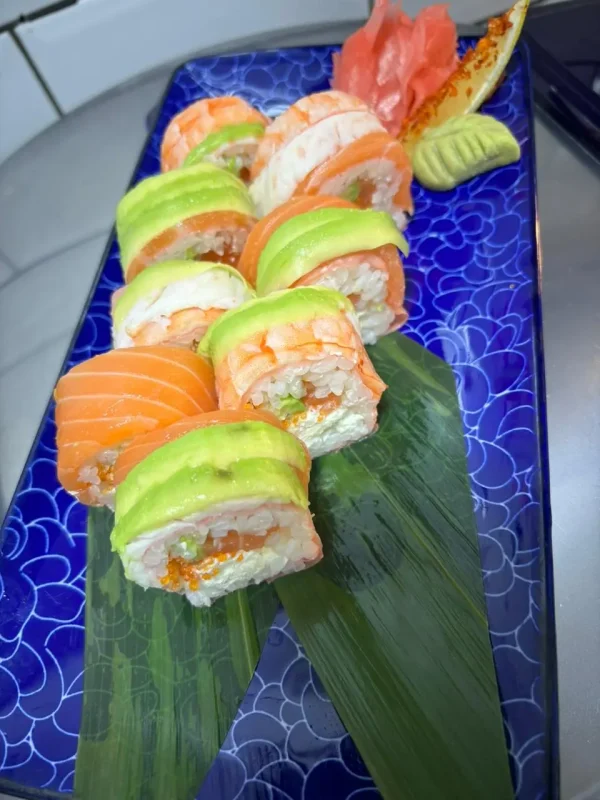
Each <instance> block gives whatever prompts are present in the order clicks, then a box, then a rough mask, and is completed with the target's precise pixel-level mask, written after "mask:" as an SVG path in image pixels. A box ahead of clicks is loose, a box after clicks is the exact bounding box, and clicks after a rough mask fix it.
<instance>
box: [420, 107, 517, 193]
mask: <svg viewBox="0 0 600 800" xmlns="http://www.w3.org/2000/svg"><path fill="white" fill-rule="evenodd" d="M520 157H521V148H520V147H519V143H518V142H517V140H516V139H515V137H514V136H513V135H512V133H511V132H510V130H509V129H508V128H507V127H506V125H503V124H502V123H501V122H498V120H496V119H494V118H493V117H488V116H486V115H485V114H465V115H464V116H461V117H453V118H452V119H449V120H448V121H447V122H445V123H444V124H443V125H440V127H439V128H433V129H432V130H429V131H426V132H425V134H424V135H423V138H422V139H421V140H420V141H419V143H418V144H417V146H416V148H415V151H414V154H413V169H414V173H415V177H416V178H417V180H418V181H419V183H421V184H423V186H425V187H427V188H428V189H433V190H435V191H439V192H444V191H447V190H449V189H454V188H455V187H456V186H458V185H459V184H460V183H464V182H465V181H468V180H469V179H470V178H474V177H475V176H476V175H481V174H482V173H484V172H489V171H490V170H492V169H496V168H497V167H504V166H506V165H507V164H512V163H514V162H515V161H518V160H519V158H520Z"/></svg>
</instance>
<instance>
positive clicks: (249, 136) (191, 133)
mask: <svg viewBox="0 0 600 800" xmlns="http://www.w3.org/2000/svg"><path fill="white" fill-rule="evenodd" d="M268 124H269V119H268V117H265V116H264V114H261V113H260V111H257V110H256V109H255V108H252V106H251V105H250V104H249V103H246V101H245V100H242V99H241V97H207V98H205V99H203V100H198V101H197V102H195V103H192V105H190V106H188V107H187V108H185V109H184V110H183V111H181V112H180V113H179V114H177V115H176V116H174V117H173V119H172V120H171V121H170V122H169V124H168V125H167V129H166V131H165V134H164V136H163V140H162V144H161V148H160V163H161V169H162V171H163V172H168V171H169V170H171V169H177V168H178V167H181V166H184V167H189V166H192V165H194V164H199V163H200V162H201V161H210V162H212V163H213V164H216V165H217V166H218V167H223V168H224V169H230V170H231V171H232V172H233V173H234V174H235V175H238V176H239V177H240V178H241V179H242V180H248V178H249V176H250V164H251V163H252V161H253V159H254V156H255V154H256V148H257V146H258V142H259V140H260V139H261V137H262V136H263V134H264V132H265V127H266V126H267V125H268Z"/></svg>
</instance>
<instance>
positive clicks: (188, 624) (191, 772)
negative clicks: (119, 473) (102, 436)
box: [75, 509, 278, 800]
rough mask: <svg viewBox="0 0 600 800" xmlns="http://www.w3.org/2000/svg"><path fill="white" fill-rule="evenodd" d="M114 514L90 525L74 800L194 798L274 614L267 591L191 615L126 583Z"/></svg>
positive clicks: (184, 606) (92, 518)
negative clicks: (112, 538) (115, 543)
mask: <svg viewBox="0 0 600 800" xmlns="http://www.w3.org/2000/svg"><path fill="white" fill-rule="evenodd" d="M112 525H113V515H112V512H110V511H108V510H107V509H91V510H90V512H89V515H88V564H87V579H86V620H85V628H86V644H85V674H84V694H83V715H82V722H81V733H80V738H79V746H78V750H77V760H76V769H75V797H76V798H81V800H106V798H107V797H116V795H115V791H116V789H115V787H118V797H119V800H141V798H143V800H165V798H173V799H175V798H176V799H177V800H186V798H189V799H190V800H191V798H193V797H195V796H196V794H197V792H198V788H199V786H200V785H201V783H202V781H203V779H204V777H205V775H206V773H207V772H208V769H209V768H210V766H211V764H212V762H213V761H214V759H215V757H216V755H217V753H218V751H219V748H220V746H221V744H222V743H223V740H224V739H225V736H226V734H227V731H228V730H229V728H230V726H231V723H232V721H233V718H234V716H235V714H236V712H237V710H238V707H239V705H240V702H241V700H242V698H243V696H244V694H245V692H246V689H247V687H248V684H249V683H250V679H251V678H252V675H253V673H254V669H255V667H256V664H257V661H258V657H259V655H260V652H261V649H262V646H263V644H264V641H265V639H266V636H267V633H268V630H269V628H270V626H271V623H272V622H273V619H274V616H275V612H276V609H277V605H278V600H277V596H276V594H275V592H274V590H273V589H272V588H271V587H270V586H266V585H263V586H259V587H251V588H250V589H248V590H247V591H241V592H236V593H235V594H232V595H231V596H229V597H227V598H225V599H224V600H222V601H220V602H218V603H215V605H214V606H213V607H212V608H210V609H197V608H193V607H192V606H191V605H189V603H188V602H187V600H185V599H184V598H182V597H180V596H178V595H174V594H167V593H166V592H157V591H147V592H144V590H143V589H141V588H140V587H139V586H136V585H135V584H133V583H131V582H130V581H127V580H125V577H124V574H123V569H122V567H121V564H120V561H119V559H118V557H117V556H116V555H115V554H114V553H112V552H111V550H110V542H109V534H110V530H111V528H112Z"/></svg>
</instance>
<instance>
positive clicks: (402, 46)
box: [331, 0, 458, 136]
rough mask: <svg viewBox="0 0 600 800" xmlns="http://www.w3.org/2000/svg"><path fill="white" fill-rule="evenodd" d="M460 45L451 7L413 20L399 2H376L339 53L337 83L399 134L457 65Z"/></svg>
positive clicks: (335, 63) (430, 10)
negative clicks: (458, 44) (364, 20)
mask: <svg viewBox="0 0 600 800" xmlns="http://www.w3.org/2000/svg"><path fill="white" fill-rule="evenodd" d="M456 46H457V33H456V25H455V24H454V22H453V21H452V20H451V19H450V15H449V14H448V6H447V5H435V6H429V7H428V8H424V9H422V10H421V11H419V13H418V14H417V16H416V17H415V19H414V20H412V19H411V18H410V17H409V16H408V14H405V13H404V11H402V9H401V7H400V5H399V4H398V5H396V4H395V3H393V2H391V0H376V2H375V7H374V9H373V13H372V14H371V17H370V18H369V20H368V21H367V23H366V24H365V25H364V26H363V27H362V28H360V29H359V30H358V31H356V33H353V34H352V36H350V37H348V39H347V40H346V42H345V44H344V46H343V47H342V51H341V53H336V54H335V55H334V56H333V79H332V81H331V85H332V87H333V88H334V89H339V90H340V91H342V92H346V93H347V94H352V95H355V96H356V97H360V99H361V100H364V102H365V103H367V105H368V106H369V107H370V108H371V109H372V111H373V112H374V113H375V114H377V116H378V117H379V118H380V120H381V122H382V123H383V124H384V125H385V127H386V128H387V129H388V131H389V132H390V133H391V134H392V135H394V136H397V135H398V133H399V132H400V128H401V127H402V123H403V122H404V120H405V119H406V118H407V117H409V116H410V115H411V114H413V113H414V112H415V111H416V110H417V108H419V106H420V105H421V104H422V103H423V101H424V100H426V99H427V98H428V97H430V96H431V95H433V94H435V93H436V92H437V91H438V89H439V88H440V87H441V85H442V84H443V83H444V81H445V80H446V79H447V78H448V77H449V76H450V75H451V73H452V72H453V71H454V69H455V68H456V66H457V64H458V57H457V54H456Z"/></svg>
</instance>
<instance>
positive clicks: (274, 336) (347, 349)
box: [199, 286, 386, 458]
mask: <svg viewBox="0 0 600 800" xmlns="http://www.w3.org/2000/svg"><path fill="white" fill-rule="evenodd" d="M199 352H200V353H201V354H203V355H208V356H210V358H211V359H212V362H213V366H214V368H215V379H216V385H217V394H218V398H219V408H221V409H231V410H235V409H242V408H255V409H260V410H267V411H271V412H273V413H274V414H275V415H276V416H277V417H279V419H280V420H282V421H283V423H284V425H285V427H286V429H287V430H288V431H290V432H291V433H293V434H295V435H296V436H297V437H298V438H299V439H301V440H302V441H303V442H304V444H305V445H306V446H307V447H308V449H309V451H310V454H311V456H312V457H313V458H314V457H315V456H320V455H323V454H324V453H329V452H331V451H332V450H338V449H339V448H341V447H344V446H345V445H347V444H350V443H351V442H355V441H357V440H358V439H362V438H363V437H364V436H367V435H368V434H370V433H372V432H373V431H374V430H375V428H376V425H377V404H378V402H379V399H380V397H381V395H382V393H383V391H384V389H385V388H386V387H385V384H384V383H383V381H382V380H381V379H380V378H379V376H378V375H377V373H376V372H375V370H374V368H373V365H372V364H371V361H370V360H369V357H368V355H367V352H366V350H365V348H364V346H363V343H362V341H361V338H360V333H359V326H358V320H357V319H356V315H355V313H354V308H353V306H352V303H350V301H349V300H348V299H347V298H346V297H344V296H343V295H342V294H340V293H339V292H336V291H334V290H333V289H325V288H322V287H317V286H310V287H302V288H298V289H288V290H284V291H282V292H275V293H274V294H271V295H268V296H267V297H262V298H259V299H257V300H251V301H250V302H248V303H245V304H244V305H243V306H240V308H236V309H234V310H233V311H227V312H226V313H225V314H223V316H221V317H219V319H218V320H217V321H216V322H213V324H212V325H211V326H210V328H209V329H208V331H207V333H206V335H205V337H204V338H203V339H202V341H201V342H200V346H199Z"/></svg>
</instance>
